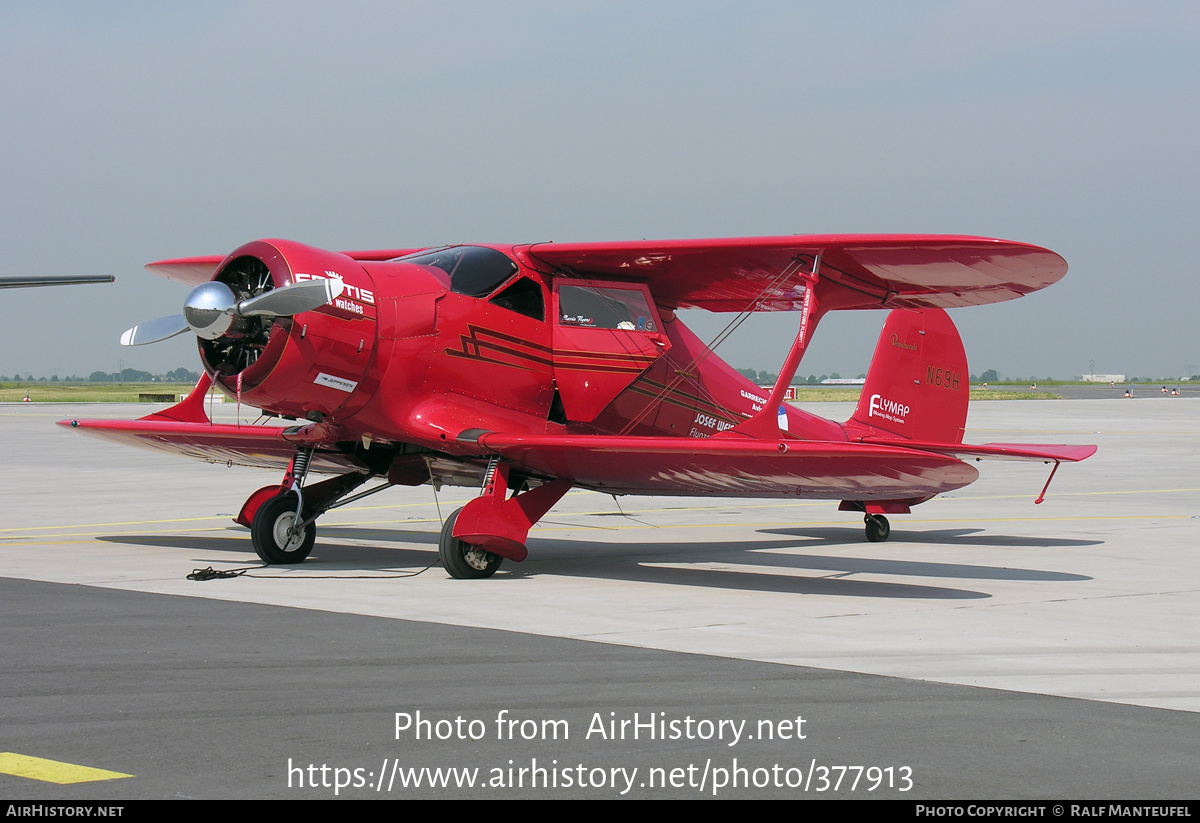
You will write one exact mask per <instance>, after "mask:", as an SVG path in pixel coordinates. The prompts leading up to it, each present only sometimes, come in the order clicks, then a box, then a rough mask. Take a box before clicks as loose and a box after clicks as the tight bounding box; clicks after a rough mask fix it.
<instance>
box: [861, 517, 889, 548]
mask: <svg viewBox="0 0 1200 823" xmlns="http://www.w3.org/2000/svg"><path fill="white" fill-rule="evenodd" d="M864 521H865V522H866V524H867V540H869V541H871V542H872V543H883V542H884V541H886V540H887V539H888V537H889V536H890V535H891V533H892V526H891V524H890V523H888V519H887V518H886V517H884V516H883V515H882V514H868V515H867V516H866V517H865V518H864Z"/></svg>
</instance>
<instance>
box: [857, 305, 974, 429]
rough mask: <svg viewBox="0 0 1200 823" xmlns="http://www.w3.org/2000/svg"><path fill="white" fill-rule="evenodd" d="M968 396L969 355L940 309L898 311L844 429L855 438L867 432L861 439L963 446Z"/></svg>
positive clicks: (887, 325) (881, 339)
mask: <svg viewBox="0 0 1200 823" xmlns="http://www.w3.org/2000/svg"><path fill="white" fill-rule="evenodd" d="M970 394H971V376H970V373H969V372H968V371H967V354H966V352H965V351H964V350H963V344H962V339H961V338H960V337H959V336H958V329H957V328H955V326H954V322H953V321H952V320H951V319H950V315H948V314H946V312H945V311H944V310H942V309H920V310H915V309H894V310H893V311H892V312H891V314H889V315H888V318H887V322H885V323H884V324H883V331H882V332H881V333H880V335H879V343H878V344H877V345H876V346H875V354H874V355H873V356H872V358H871V367H870V368H869V369H868V370H867V382H866V384H865V385H864V386H863V392H862V396H861V397H860V398H859V401H858V407H857V408H856V409H855V410H854V415H853V416H852V417H851V418H850V420H849V421H847V424H846V426H847V429H849V430H850V431H851V432H852V433H854V430H855V429H859V428H861V427H866V429H867V430H868V431H865V432H861V434H860V436H862V435H867V434H885V435H888V436H896V437H904V438H907V439H909V440H921V441H931V442H938V443H961V442H962V439H963V428H964V427H965V425H966V422H967V402H968V400H969V399H970ZM856 424H857V425H856Z"/></svg>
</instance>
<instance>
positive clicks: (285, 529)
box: [250, 492, 317, 565]
mask: <svg viewBox="0 0 1200 823" xmlns="http://www.w3.org/2000/svg"><path fill="white" fill-rule="evenodd" d="M296 503H297V500H296V495H295V493H293V492H287V493H286V494H278V495H276V496H275V497H272V498H271V499H270V500H268V501H267V502H266V503H263V504H262V506H260V507H259V509H258V511H257V512H255V514H254V520H253V522H252V523H251V524H250V542H252V543H253V544H254V551H255V552H256V553H257V554H258V556H259V557H260V558H262V561H263V562H264V563H270V564H272V565H286V564H291V563H303V562H304V559H305V558H306V557H308V555H309V552H311V551H312V549H313V544H314V543H316V541H317V529H316V526H314V525H313V524H312V523H309V524H308V525H307V526H305V527H304V528H302V529H300V530H299V531H296V530H295V528H294V526H295V524H296Z"/></svg>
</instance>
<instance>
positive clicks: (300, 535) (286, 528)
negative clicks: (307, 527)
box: [272, 512, 304, 552]
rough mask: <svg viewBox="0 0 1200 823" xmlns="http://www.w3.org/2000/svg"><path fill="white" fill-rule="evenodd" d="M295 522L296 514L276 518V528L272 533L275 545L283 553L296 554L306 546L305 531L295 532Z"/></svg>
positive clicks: (288, 513) (289, 513)
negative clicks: (301, 547) (297, 550)
mask: <svg viewBox="0 0 1200 823" xmlns="http://www.w3.org/2000/svg"><path fill="white" fill-rule="evenodd" d="M295 522H296V513H295V512H286V513H284V514H281V515H279V517H277V518H275V527H274V528H273V529H272V532H273V536H274V538H275V545H276V546H278V547H279V548H280V549H281V550H282V551H285V552H294V551H295V550H296V549H298V548H300V546H301V545H303V544H304V529H297V530H293V528H292V526H293V525H294V524H295Z"/></svg>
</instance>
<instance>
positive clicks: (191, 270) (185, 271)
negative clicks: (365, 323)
mask: <svg viewBox="0 0 1200 823" xmlns="http://www.w3.org/2000/svg"><path fill="white" fill-rule="evenodd" d="M415 251H420V249H369V250H365V251H344V252H339V254H344V255H346V256H347V257H349V258H351V259H352V260H361V261H371V260H391V259H392V258H393V257H403V256H404V255H406V254H412V253H413V252H415ZM224 260H225V256H223V255H214V254H209V255H204V256H202V257H176V258H173V259H171V260H159V261H158V262H156V263H147V264H146V271H148V272H150V273H151V274H157V275H158V276H159V277H165V278H167V279H168V280H174V281H176V282H178V283H186V284H187V285H189V286H199V285H200V284H201V283H207V282H208V281H209V280H212V278H213V275H214V274H216V272H217V269H218V268H219V267H220V265H221V263H222V262H224Z"/></svg>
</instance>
